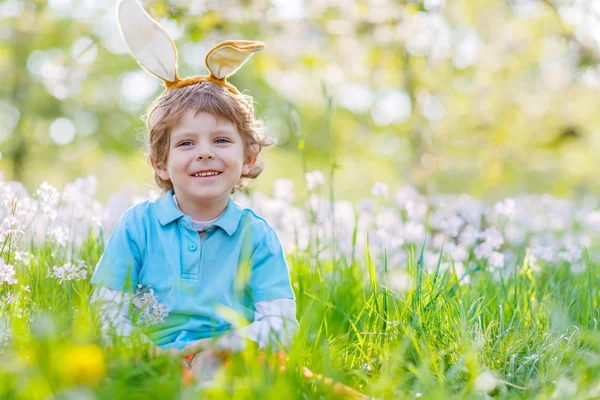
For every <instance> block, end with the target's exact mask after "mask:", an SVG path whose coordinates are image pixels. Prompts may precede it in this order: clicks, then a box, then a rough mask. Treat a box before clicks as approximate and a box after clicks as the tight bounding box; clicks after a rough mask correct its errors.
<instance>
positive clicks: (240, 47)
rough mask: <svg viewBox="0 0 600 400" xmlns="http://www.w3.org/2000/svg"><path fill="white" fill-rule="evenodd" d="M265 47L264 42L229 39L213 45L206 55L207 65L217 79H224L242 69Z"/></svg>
mask: <svg viewBox="0 0 600 400" xmlns="http://www.w3.org/2000/svg"><path fill="white" fill-rule="evenodd" d="M264 48H265V44H264V43H263V42H255V41H250V40H228V41H226V42H223V43H219V44H218V45H216V46H215V47H213V48H212V49H211V50H210V51H209V52H208V54H207V55H206V67H207V68H208V70H209V71H210V72H211V73H212V75H213V76H214V77H215V78H217V79H223V78H225V77H228V76H230V75H232V74H233V73H234V72H235V71H237V70H238V69H240V67H241V66H242V65H244V63H245V62H246V61H248V60H249V59H250V57H252V54H254V53H256V52H257V51H260V50H262V49H264Z"/></svg>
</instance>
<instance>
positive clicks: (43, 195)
mask: <svg viewBox="0 0 600 400" xmlns="http://www.w3.org/2000/svg"><path fill="white" fill-rule="evenodd" d="M35 194H36V195H37V198H38V201H39V204H40V207H41V209H42V212H43V213H44V214H47V215H48V216H49V217H50V219H51V220H54V219H56V217H57V213H56V210H55V207H56V205H57V204H58V200H59V198H60V193H59V192H58V190H57V189H56V188H55V187H54V186H52V185H51V184H49V183H48V182H43V183H42V184H41V185H40V187H39V188H38V189H37V190H36V192H35Z"/></svg>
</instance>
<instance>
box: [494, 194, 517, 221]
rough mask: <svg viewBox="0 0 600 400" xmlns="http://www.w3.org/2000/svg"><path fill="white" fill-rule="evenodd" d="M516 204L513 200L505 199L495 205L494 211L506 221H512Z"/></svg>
mask: <svg viewBox="0 0 600 400" xmlns="http://www.w3.org/2000/svg"><path fill="white" fill-rule="evenodd" d="M516 204H517V203H516V202H515V200H514V199H511V198H506V199H504V200H503V201H501V202H498V203H496V205H495V206H494V211H496V213H497V214H498V215H501V216H503V217H505V218H507V219H512V218H513V217H514V216H515V211H516Z"/></svg>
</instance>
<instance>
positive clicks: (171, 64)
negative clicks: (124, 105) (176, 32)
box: [117, 0, 177, 82]
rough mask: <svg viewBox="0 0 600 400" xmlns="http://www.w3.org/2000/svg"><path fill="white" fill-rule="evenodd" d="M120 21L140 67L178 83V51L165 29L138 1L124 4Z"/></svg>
mask: <svg viewBox="0 0 600 400" xmlns="http://www.w3.org/2000/svg"><path fill="white" fill-rule="evenodd" d="M117 20H118V21H119V27H120V28H121V34H122V35H123V39H125V42H126V43H127V46H128V47H129V51H131V54H133V56H134V57H135V59H136V60H137V61H138V63H139V64H140V65H141V66H142V67H143V68H144V69H146V70H147V71H148V72H150V73H151V74H153V75H156V76H157V77H159V78H160V79H162V80H165V81H167V82H173V81H175V80H176V79H177V49H176V48H175V43H173V39H171V36H169V34H168V33H167V31H166V30H165V28H163V27H162V26H160V24H159V23H158V22H156V21H155V20H153V19H152V18H151V17H150V16H149V15H148V13H146V11H145V10H144V8H143V7H142V5H141V4H140V3H139V2H137V1H136V0H121V2H120V3H119V5H118V6H117Z"/></svg>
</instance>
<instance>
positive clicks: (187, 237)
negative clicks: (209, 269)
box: [181, 219, 200, 280]
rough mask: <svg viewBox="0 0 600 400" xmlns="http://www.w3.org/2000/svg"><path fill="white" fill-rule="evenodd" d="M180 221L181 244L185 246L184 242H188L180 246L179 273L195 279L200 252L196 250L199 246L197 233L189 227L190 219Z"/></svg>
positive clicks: (196, 277)
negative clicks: (180, 260)
mask: <svg viewBox="0 0 600 400" xmlns="http://www.w3.org/2000/svg"><path fill="white" fill-rule="evenodd" d="M181 222H182V223H181V235H182V239H183V245H184V246H185V243H186V242H187V243H188V245H187V246H186V247H182V250H183V251H182V252H183V254H182V265H181V275H182V278H188V279H194V280H197V279H198V278H199V276H198V273H199V264H200V254H199V253H200V252H199V251H197V250H198V248H200V243H199V240H198V234H197V233H196V231H194V230H193V229H191V223H190V221H188V220H186V219H183V220H182V221H181Z"/></svg>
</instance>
